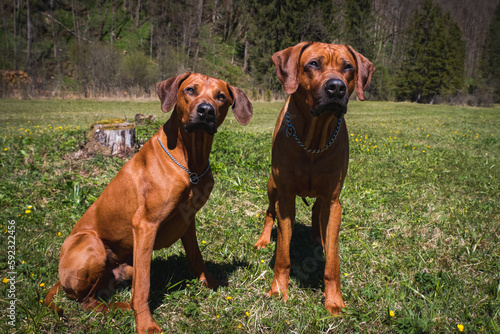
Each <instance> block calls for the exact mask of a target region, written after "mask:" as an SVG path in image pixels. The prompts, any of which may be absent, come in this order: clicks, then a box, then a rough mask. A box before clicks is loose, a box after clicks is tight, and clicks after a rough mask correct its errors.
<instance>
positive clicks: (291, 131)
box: [285, 110, 342, 153]
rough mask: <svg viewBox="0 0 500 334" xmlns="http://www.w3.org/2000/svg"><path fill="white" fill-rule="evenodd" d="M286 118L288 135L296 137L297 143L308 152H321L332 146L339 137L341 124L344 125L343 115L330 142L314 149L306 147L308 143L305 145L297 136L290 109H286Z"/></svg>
mask: <svg viewBox="0 0 500 334" xmlns="http://www.w3.org/2000/svg"><path fill="white" fill-rule="evenodd" d="M285 119H286V136H287V137H290V136H292V137H293V139H295V141H296V142H297V144H299V146H300V147H302V148H303V149H304V150H305V151H306V152H308V153H321V152H324V151H326V150H327V149H328V148H329V147H330V146H332V144H333V142H334V141H335V138H337V135H338V133H339V130H340V126H341V125H342V117H340V118H339V121H338V122H337V127H336V128H335V131H334V132H333V135H332V137H331V138H330V140H329V141H328V143H327V144H326V146H325V147H324V148H322V149H312V148H309V147H306V145H304V143H303V142H302V141H301V140H300V139H299V137H298V136H297V131H296V130H295V128H294V126H293V125H292V123H291V122H290V114H289V113H288V110H287V111H286V114H285Z"/></svg>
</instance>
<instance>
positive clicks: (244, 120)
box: [227, 84, 253, 125]
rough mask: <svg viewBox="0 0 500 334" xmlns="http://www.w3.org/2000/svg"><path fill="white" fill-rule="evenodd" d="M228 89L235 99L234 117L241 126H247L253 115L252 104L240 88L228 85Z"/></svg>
mask: <svg viewBox="0 0 500 334" xmlns="http://www.w3.org/2000/svg"><path fill="white" fill-rule="evenodd" d="M227 88H228V89H229V93H230V94H231V97H232V98H233V105H232V108H233V114H234V117H235V118H236V120H237V121H238V123H240V124H241V125H247V124H248V123H249V122H250V119H251V118H252V114H253V107H252V104H251V103H250V101H249V100H248V98H247V96H246V95H245V93H243V92H242V91H241V90H240V89H239V88H237V87H233V86H231V85H230V84H227Z"/></svg>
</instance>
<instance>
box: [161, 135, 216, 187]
mask: <svg viewBox="0 0 500 334" xmlns="http://www.w3.org/2000/svg"><path fill="white" fill-rule="evenodd" d="M157 138H158V142H159V143H160V145H161V147H162V148H163V150H164V151H165V153H167V155H168V156H169V157H170V159H172V161H173V162H175V163H176V164H177V166H179V167H180V168H182V169H183V170H184V171H186V173H188V174H189V181H191V183H192V184H198V182H200V177H202V176H203V175H205V174H206V173H207V172H208V170H209V169H210V160H209V161H208V167H207V169H205V171H204V172H203V173H202V174H201V175H199V176H198V174H196V173H193V172H190V171H189V169H187V168H186V167H184V166H183V165H181V164H180V163H179V162H178V161H177V160H175V159H174V157H173V156H172V155H171V154H170V153H168V151H167V149H166V148H165V146H163V144H162V143H161V141H160V137H157Z"/></svg>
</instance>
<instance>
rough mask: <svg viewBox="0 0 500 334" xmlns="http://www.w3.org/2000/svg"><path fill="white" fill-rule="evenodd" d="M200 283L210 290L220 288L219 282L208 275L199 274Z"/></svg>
mask: <svg viewBox="0 0 500 334" xmlns="http://www.w3.org/2000/svg"><path fill="white" fill-rule="evenodd" d="M200 282H201V284H202V285H203V286H206V287H207V288H209V289H212V290H214V291H215V290H217V289H218V288H219V286H221V282H219V281H218V280H216V279H215V278H213V277H212V275H210V274H206V275H205V274H201V276H200Z"/></svg>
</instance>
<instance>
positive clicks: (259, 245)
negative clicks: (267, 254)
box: [253, 239, 269, 249]
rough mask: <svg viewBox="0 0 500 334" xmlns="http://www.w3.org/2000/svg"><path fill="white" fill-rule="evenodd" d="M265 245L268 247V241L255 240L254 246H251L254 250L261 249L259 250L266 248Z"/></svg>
mask: <svg viewBox="0 0 500 334" xmlns="http://www.w3.org/2000/svg"><path fill="white" fill-rule="evenodd" d="M267 245H269V241H268V240H261V239H259V240H257V242H256V243H255V245H253V246H254V247H255V248H256V249H261V248H266V247H267Z"/></svg>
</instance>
